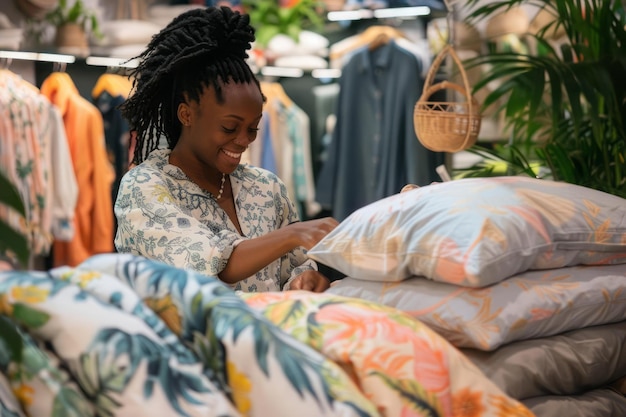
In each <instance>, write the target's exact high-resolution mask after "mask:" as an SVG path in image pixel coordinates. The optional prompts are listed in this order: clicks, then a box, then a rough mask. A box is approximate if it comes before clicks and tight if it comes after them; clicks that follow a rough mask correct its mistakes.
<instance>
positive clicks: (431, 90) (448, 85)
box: [422, 81, 471, 110]
mask: <svg viewBox="0 0 626 417" xmlns="http://www.w3.org/2000/svg"><path fill="white" fill-rule="evenodd" d="M445 89H451V90H454V91H456V92H457V93H459V94H462V95H465V93H466V89H465V88H464V87H461V86H460V85H458V84H455V83H451V82H449V81H442V82H440V83H437V84H435V85H431V86H430V87H428V88H427V89H426V90H424V92H423V93H422V97H423V98H424V99H426V100H427V99H428V98H429V97H430V96H432V95H433V94H435V93H436V92H437V91H440V90H445ZM466 98H467V101H471V97H466ZM422 101H425V100H422ZM470 110H471V108H470Z"/></svg>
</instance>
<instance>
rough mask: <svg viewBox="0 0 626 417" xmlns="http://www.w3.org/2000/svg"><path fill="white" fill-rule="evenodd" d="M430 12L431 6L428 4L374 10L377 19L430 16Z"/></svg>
mask: <svg viewBox="0 0 626 417" xmlns="http://www.w3.org/2000/svg"><path fill="white" fill-rule="evenodd" d="M429 14H430V7H428V6H415V7H395V8H390V9H378V10H374V17H375V18H377V19H387V18H392V17H415V16H428V15H429Z"/></svg>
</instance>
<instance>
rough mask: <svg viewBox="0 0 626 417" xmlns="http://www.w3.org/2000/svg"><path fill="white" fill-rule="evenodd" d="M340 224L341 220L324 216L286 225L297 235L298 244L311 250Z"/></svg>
mask: <svg viewBox="0 0 626 417" xmlns="http://www.w3.org/2000/svg"><path fill="white" fill-rule="evenodd" d="M338 224H339V222H338V221H337V220H336V219H333V218H332V217H324V218H321V219H314V220H306V221H302V222H296V223H292V224H290V225H289V226H286V227H287V228H288V229H289V231H290V232H292V233H294V235H295V236H296V239H297V241H298V245H297V246H302V247H303V248H304V249H306V250H309V249H311V248H312V247H313V246H315V245H316V244H317V242H319V241H320V240H322V238H324V237H325V236H326V235H327V234H329V233H330V232H332V230H333V229H334V228H335V227H337V225H338Z"/></svg>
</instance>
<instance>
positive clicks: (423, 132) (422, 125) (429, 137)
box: [413, 45, 481, 153]
mask: <svg viewBox="0 0 626 417" xmlns="http://www.w3.org/2000/svg"><path fill="white" fill-rule="evenodd" d="M447 55H449V56H450V57H452V59H453V60H454V63H455V64H456V65H457V66H458V68H459V71H460V75H461V78H462V80H463V85H462V86H461V85H458V84H455V83H452V82H450V81H442V82H439V83H437V84H433V81H434V79H435V76H436V74H437V72H438V70H439V67H440V66H441V64H442V62H443V61H444V59H445V57H446V56H447ZM446 90H447V91H446ZM439 91H443V92H445V96H444V97H446V99H448V98H450V97H455V99H456V98H460V99H461V101H429V100H431V99H432V96H433V95H434V94H435V93H437V92H439ZM451 93H452V94H451ZM455 93H456V94H455ZM480 121H481V115H480V106H479V104H478V102H477V101H476V100H475V99H474V98H473V97H472V94H471V88H470V85H469V82H468V80H467V74H466V73H465V70H464V68H463V65H462V63H461V60H460V59H459V57H458V56H457V54H456V52H454V48H452V46H451V45H446V46H445V47H444V48H443V49H442V50H441V52H439V54H438V55H437V57H436V58H435V60H434V61H433V64H432V65H431V67H430V69H429V70H428V75H427V76H426V81H425V83H424V89H423V91H422V95H421V97H420V98H419V100H418V101H417V103H415V109H414V112H413V126H414V128H415V134H416V135H417V138H418V140H419V141H420V142H421V143H422V145H424V147H425V148H427V149H430V150H431V151H435V152H450V153H453V152H459V151H462V150H465V149H467V148H469V147H470V146H472V145H474V144H475V143H476V139H477V138H478V134H479V132H480Z"/></svg>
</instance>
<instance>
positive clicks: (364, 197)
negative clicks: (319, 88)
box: [315, 41, 443, 221]
mask: <svg viewBox="0 0 626 417" xmlns="http://www.w3.org/2000/svg"><path fill="white" fill-rule="evenodd" d="M420 74H421V67H420V63H419V61H418V60H417V58H416V57H415V55H413V54H411V53H409V52H407V51H406V50H405V49H404V48H401V47H399V46H398V45H396V43H395V42H394V41H390V42H389V43H387V44H385V45H382V46H380V47H378V48H376V49H374V50H369V49H368V48H362V49H361V50H359V52H356V53H355V54H354V55H353V57H352V58H351V59H350V61H349V62H348V63H347V64H346V65H345V66H344V68H343V70H342V75H341V77H340V79H339V88H340V90H339V96H338V98H337V112H336V115H337V123H336V125H335V128H334V130H333V136H332V140H331V143H330V145H329V147H328V149H327V160H326V161H325V163H324V164H323V166H322V167H321V169H320V174H319V176H318V181H317V184H316V191H315V195H316V200H317V201H318V202H319V203H320V204H321V205H322V207H324V208H325V209H328V210H332V214H333V216H334V217H335V218H336V219H337V220H339V221H341V220H343V219H345V218H346V217H347V216H348V215H350V214H351V213H352V212H354V211H355V210H356V209H358V208H361V207H363V206H365V205H367V204H369V203H372V202H374V201H377V200H379V199H381V198H384V197H388V196H390V195H393V194H396V193H399V192H400V190H401V189H402V187H403V186H404V185H406V184H408V183H413V184H418V185H427V184H430V183H431V182H433V181H436V180H437V178H438V177H437V172H436V170H435V168H436V167H437V166H438V165H440V164H441V162H442V160H443V156H441V155H437V154H436V153H434V152H432V151H429V150H427V149H426V148H424V147H423V146H422V145H421V144H420V143H419V141H418V140H417V137H416V136H415V129H414V128H413V109H414V107H415V103H416V102H417V100H418V99H419V97H420V94H421V92H422V88H423V79H422V77H421V75H420Z"/></svg>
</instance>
